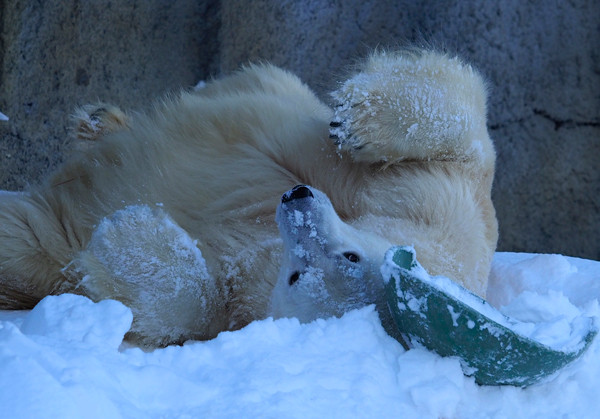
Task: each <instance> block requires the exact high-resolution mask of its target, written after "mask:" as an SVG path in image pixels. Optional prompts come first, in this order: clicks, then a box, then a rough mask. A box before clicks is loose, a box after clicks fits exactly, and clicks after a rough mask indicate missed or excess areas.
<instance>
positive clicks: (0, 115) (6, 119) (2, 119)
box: [0, 112, 8, 121]
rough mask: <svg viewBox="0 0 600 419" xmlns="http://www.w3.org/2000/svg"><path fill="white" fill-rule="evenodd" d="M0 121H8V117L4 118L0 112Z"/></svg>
mask: <svg viewBox="0 0 600 419" xmlns="http://www.w3.org/2000/svg"><path fill="white" fill-rule="evenodd" d="M0 121H8V116H6V115H4V114H3V113H2V112H0Z"/></svg>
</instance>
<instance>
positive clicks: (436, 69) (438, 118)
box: [0, 51, 497, 345]
mask: <svg viewBox="0 0 600 419" xmlns="http://www.w3.org/2000/svg"><path fill="white" fill-rule="evenodd" d="M333 96H334V98H335V99H336V100H337V102H338V103H337V104H338V105H339V106H338V107H336V108H335V109H336V111H335V112H334V111H332V110H330V109H329V108H328V107H327V106H325V105H324V104H322V103H321V102H320V101H319V100H318V99H317V98H316V97H315V95H314V94H313V93H312V92H311V91H310V90H309V89H308V88H307V87H306V86H305V85H303V84H302V83H301V82H300V81H299V80H298V79H297V78H296V77H295V76H293V75H291V74H289V73H287V72H285V71H283V70H280V69H278V68H276V67H273V66H270V65H261V66H250V67H247V68H245V69H243V70H242V71H240V72H238V73H236V74H234V75H232V76H229V77H225V78H223V79H220V80H216V81H212V82H210V83H207V85H206V87H205V88H203V89H201V90H198V91H195V92H189V93H182V94H180V95H177V96H175V97H172V98H168V99H166V100H165V101H163V102H162V103H159V104H157V105H156V107H155V110H154V111H153V112H150V113H149V114H148V115H137V114H136V115H127V116H125V115H124V114H121V113H119V112H120V111H118V110H116V109H115V108H110V107H103V108H102V111H103V112H96V113H95V114H94V118H99V119H100V121H99V122H100V123H103V124H104V125H102V126H103V130H100V131H98V130H89V129H88V130H85V133H84V134H85V135H82V136H80V138H85V140H86V141H87V140H94V141H87V143H89V144H90V145H89V146H88V147H80V148H79V150H78V151H77V154H76V155H74V156H73V157H72V158H71V159H69V160H68V161H67V162H66V163H64V164H63V165H62V166H61V167H60V168H59V169H58V170H57V171H56V172H55V173H54V175H53V176H51V177H50V178H49V179H47V180H46V181H45V182H44V183H43V184H42V185H40V186H38V187H33V188H31V189H30V190H29V191H27V193H23V194H0V308H2V307H3V308H26V307H31V306H32V305H33V304H35V302H37V301H38V300H39V299H41V298H43V297H44V296H45V295H48V294H56V293H62V292H80V293H83V294H86V295H89V296H91V297H93V298H94V299H102V298H116V299H120V300H122V301H126V302H127V303H128V304H129V305H130V306H132V309H133V311H134V318H135V320H134V332H135V333H134V336H133V337H134V338H136V339H138V341H140V342H142V343H146V344H150V345H152V344H166V343H169V342H173V341H179V340H184V339H188V338H211V337H213V336H215V335H216V333H218V331H221V330H230V329H236V328H239V327H242V326H244V325H245V324H247V323H248V322H250V321H252V320H254V319H257V318H262V317H265V316H266V315H267V314H268V307H269V300H270V295H271V292H272V290H273V288H274V286H275V283H276V281H277V277H278V273H279V272H280V271H281V272H282V278H283V279H282V281H285V280H287V277H286V276H285V275H287V274H288V273H289V272H288V271H289V269H291V268H292V267H291V266H287V265H289V264H291V263H293V259H292V258H290V256H289V249H286V250H284V246H283V241H282V240H281V239H280V235H279V232H278V231H277V225H276V223H275V219H274V218H275V210H276V208H277V206H278V204H279V202H280V197H281V195H282V193H283V192H285V191H286V190H288V189H290V188H291V187H292V186H294V185H296V184H306V185H311V186H312V187H314V188H316V189H315V190H318V191H321V192H322V193H323V194H324V195H323V196H324V197H325V198H323V202H325V200H326V201H327V202H326V203H324V204H323V205H322V206H321V208H329V210H327V211H325V213H326V214H329V215H328V216H327V217H325V219H326V221H325V220H324V221H323V222H324V223H325V224H324V225H322V226H319V228H320V229H321V230H320V231H322V232H323V233H322V234H324V235H325V236H326V237H328V240H330V241H331V242H334V241H335V242H339V243H341V244H340V247H343V248H346V247H351V248H353V249H355V250H356V251H363V255H364V258H363V260H364V261H365V262H366V263H368V264H369V266H370V268H369V269H372V268H371V267H374V266H377V265H378V264H379V263H380V262H381V260H382V258H383V250H384V247H385V246H387V245H388V244H407V245H413V246H414V247H415V248H416V250H417V254H418V257H419V260H420V262H421V264H422V265H423V266H424V267H425V268H426V269H428V270H429V271H430V272H431V273H432V274H434V275H435V274H444V275H447V276H449V277H451V278H453V279H455V280H456V281H458V282H460V283H462V284H463V285H465V286H466V287H467V288H470V289H471V290H473V291H475V292H477V293H479V294H480V295H484V294H485V290H486V286H487V275H488V272H489V269H490V263H491V258H492V255H493V252H494V249H495V245H496V239H497V225H496V220H495V213H494V208H493V206H492V203H491V199H490V189H491V183H492V179H493V171H494V161H495V154H494V149H493V145H492V142H491V140H490V138H489V136H488V133H487V129H486V108H485V89H484V85H483V82H482V81H481V78H480V77H479V76H478V75H477V73H475V72H474V71H473V70H472V69H471V67H470V66H468V65H465V64H463V63H461V62H460V61H459V60H458V59H454V58H448V57H446V56H444V55H441V54H437V53H433V52H427V51H425V52H404V53H378V54H374V55H373V56H372V57H371V58H370V59H369V60H367V61H366V62H365V64H364V65H363V67H362V69H361V71H359V72H358V73H357V74H356V75H355V76H353V77H351V78H350V79H349V80H348V81H346V82H345V83H343V84H341V85H340V88H339V89H338V90H337V91H336V92H335V93H334V95H333ZM79 117H80V119H81V120H82V121H83V122H82V124H80V127H86V124H85V121H86V118H85V116H81V115H79ZM332 120H333V121H334V122H335V124H334V125H335V126H334V128H333V129H332V134H333V135H334V136H337V140H336V141H332V140H330V139H329V138H328V137H329V132H328V131H329V123H330V121H332ZM110 121H118V123H109V122H110ZM80 129H83V128H80ZM96 135H97V136H99V137H97V138H96V137H95V136H96ZM329 202H330V204H329ZM157 204H159V205H160V211H158V212H157V211H154V210H153V211H151V214H154V215H153V216H154V217H156V220H155V221H152V220H150V221H149V222H148V223H147V224H146V225H145V226H143V227H140V228H141V231H140V230H139V229H138V230H136V229H131V228H129V227H128V228H124V229H122V230H120V229H119V228H116V229H114V228H113V229H104V230H102V229H97V227H98V226H102V225H103V224H102V223H105V222H109V223H113V226H114V225H118V223H120V222H122V223H125V224H128V223H130V222H133V221H132V220H133V219H135V217H136V215H135V214H136V212H135V211H134V212H133V213H131V214H128V213H118V211H121V210H123V209H124V208H126V207H130V206H134V207H133V208H138V209H139V211H142V212H144V211H146V209H147V208H156V205H157ZM144 208H146V209H144ZM334 210H335V211H334ZM336 213H337V215H336ZM114 214H118V216H115V215H114ZM138 215H139V214H138ZM106 217H108V218H106ZM111 217H112V218H111ZM132 217H133V218H132ZM164 217H168V219H169V220H171V221H172V227H173V230H172V231H170V232H167V233H165V235H161V234H149V233H148V231H144V229H147V228H149V227H148V226H150V225H163V224H161V223H162V221H160V220H164ZM102 220H109V221H102ZM114 223H117V224H114ZM325 226H328V227H327V228H325ZM95 229H97V230H96V232H94V230H95ZM103 231H104V233H103ZM107 231H112V232H113V233H114V234H113V233H111V234H112V235H111V234H108V233H106V232H107ZM136 231H137V232H136ZM119 234H121V235H129V236H133V237H135V239H134V241H135V240H137V242H138V244H139V246H138V247H139V248H140V249H142V250H147V253H146V254H147V256H148V258H152V257H157V259H156V260H157V262H156V263H155V264H154V265H152V264H150V265H152V266H154V268H152V269H154V271H152V272H150V273H149V274H148V275H146V276H144V275H142V276H143V277H144V278H146V279H143V278H142V279H140V280H139V281H133V280H132V279H128V278H132V277H134V276H136V274H135V272H136V271H135V269H134V267H133V265H136V264H138V263H140V262H136V264H133V265H131V269H132V271H128V268H127V267H128V266H130V265H128V264H127V263H124V264H123V266H121V267H116V266H111V265H114V263H115V262H114V260H115V259H114V258H112V259H111V258H108V259H106V258H105V257H104V256H105V253H107V252H108V250H107V251H106V252H105V251H104V250H102V249H109V248H110V249H111V250H110V252H113V253H114V254H117V255H118V254H119V249H122V250H123V252H122V253H123V254H125V253H127V252H126V250H127V249H128V248H129V247H130V246H131V239H127V240H124V237H119ZM178 234H185V235H186V240H189V241H195V243H196V245H197V247H198V248H199V250H200V251H201V256H199V258H196V259H194V261H193V263H194V264H197V266H198V269H197V270H196V271H197V272H198V275H197V278H195V279H194V278H190V277H188V276H185V275H184V277H185V279H184V281H183V282H184V283H190V281H194V280H195V281H198V282H199V283H200V284H199V285H198V287H193V286H191V289H192V290H201V291H200V294H202V295H201V297H203V298H204V297H205V298H208V299H211V301H208V302H206V305H205V307H207V308H206V309H202V308H201V309H199V308H198V307H199V306H194V307H190V305H194V304H193V302H190V301H194V298H195V297H194V295H192V296H191V297H190V296H188V297H190V298H187V297H186V298H181V299H180V298H178V297H177V293H174V294H173V295H174V297H173V298H172V299H167V298H164V299H163V300H164V301H163V302H160V301H159V302H158V303H156V304H153V303H149V302H148V300H145V299H139V298H136V297H135V295H139V292H140V290H144V289H145V290H147V291H148V292H150V294H152V291H153V289H154V288H155V287H156V288H159V289H173V288H169V287H171V285H169V284H173V283H175V282H177V281H175V279H176V278H175V279H173V278H159V282H160V281H162V280H164V281H166V282H164V284H166V285H165V286H166V288H161V287H163V285H160V286H158V285H157V284H156V281H157V280H156V278H157V277H160V273H161V272H163V271H162V270H164V269H165V268H166V267H167V266H168V265H169V264H185V263H188V262H186V260H188V261H189V259H186V257H178V256H174V257H173V260H170V259H168V258H167V259H160V258H159V256H160V255H161V254H162V251H161V250H160V249H163V248H165V246H167V247H169V244H168V243H171V242H172V241H171V242H169V240H171V239H166V237H171V238H173V237H180V236H178ZM129 236H128V237H129ZM284 236H285V234H284ZM163 240H166V241H167V242H168V243H166V244H165V243H161V241H163ZM98 243H104V245H102V246H100V245H98ZM342 244H343V246H342ZM103 246H104V247H103ZM115 249H116V250H115ZM110 252H108V253H110ZM284 252H287V253H286V254H285V255H284V254H283V253H284ZM192 253H193V252H192ZM141 254H144V252H143V251H141ZM198 255H200V253H198V254H197V255H196V256H198ZM138 256H139V255H138ZM282 260H283V261H284V262H283V267H282V266H281V265H282ZM326 260H327V259H326V258H324V259H323V260H319V261H315V264H314V265H311V266H308V267H306V268H305V269H304V271H303V272H305V273H306V275H305V277H306V278H309V271H310V269H308V268H311V269H312V271H310V272H312V273H313V274H312V276H311V277H310V279H311V280H318V277H319V275H320V274H318V272H319V269H320V270H321V271H323V272H325V271H326V270H325V269H324V268H323V267H320V266H321V264H323V263H325V264H326ZM202 265H204V266H205V267H206V269H207V270H206V272H205V273H202V272H201V271H202V269H201V266H202ZM331 266H333V265H331ZM334 268H335V269H337V268H336V267H335V266H334ZM335 269H334V270H335ZM373 269H374V268H373ZM123 272H124V273H123ZM181 272H185V269H182V270H181ZM345 272H346V274H350V276H352V275H351V272H350V271H347V270H346V271H345ZM348 272H350V273H348ZM157 275H158V276H157ZM166 275H167V276H168V275H170V274H166ZM341 275H344V273H343V272H342V273H341ZM192 276H194V275H192ZM136 277H137V276H136ZM83 278H85V280H84V281H82V279H83ZM153 278H154V279H153ZM321 278H324V279H325V280H327V281H334V280H335V281H339V280H340V279H339V278H332V277H328V278H326V277H325V276H321ZM206 281H209V283H208V284H207V283H205V282H206ZM132 282H135V284H134V285H135V286H133V288H128V287H119V286H117V285H116V284H124V283H128V284H130V285H131V283H132ZM86 284H88V285H89V284H95V285H93V286H90V287H87V285H86ZM284 284H285V282H284ZM356 284H357V285H356V287H357V288H361V290H363V291H364V290H366V291H365V292H366V294H361V295H365V297H364V300H365V301H364V303H365V304H368V303H372V302H374V301H371V299H372V298H373V296H372V292H371V291H369V289H370V287H369V286H366V285H364V284H363V283H361V282H360V281H359V282H356ZM316 287H317V288H319V287H321V286H320V285H318V284H317V285H316ZM342 288H343V287H342ZM342 288H339V287H338V288H336V287H333V288H332V287H329V288H328V290H329V291H328V292H330V293H331V292H333V294H336V293H337V294H336V295H338V294H339V295H338V296H337V297H336V301H337V300H339V298H342V299H343V298H346V297H345V295H347V299H348V301H353V302H355V301H358V302H360V303H362V302H363V297H360V296H359V297H357V296H356V295H349V294H351V291H352V288H350V291H348V289H347V288H343V292H342ZM101 290H104V291H101ZM119 290H121V291H119ZM122 290H125V291H122ZM132 290H135V292H134V291H132ZM332 290H334V291H335V292H334V291H332ZM336 290H337V291H336ZM338 291H339V292H338ZM285 292H286V290H285V289H284V288H282V285H281V284H280V285H278V288H277V290H276V292H275V294H274V304H273V308H274V311H275V312H276V314H277V315H288V314H293V315H298V316H300V317H301V318H302V319H303V320H309V319H311V318H315V317H317V316H321V315H327V314H339V312H340V310H345V309H346V308H347V307H350V306H355V305H356V304H358V303H356V304H354V305H352V304H350V305H344V304H342V306H340V307H342V308H340V307H331V306H328V303H325V304H322V305H321V306H322V307H321V308H319V309H318V310H316V311H317V312H315V309H314V307H313V308H310V307H309V305H302V304H301V305H300V306H302V307H308V308H306V309H305V310H304V311H303V310H296V309H294V310H292V311H291V312H290V313H286V310H285V305H282V304H281V301H283V299H282V300H281V301H279V300H278V298H277V295H279V294H281V295H283V294H284V293H285ZM361 292H362V291H361ZM132 293H133V294H134V295H131V294H132ZM136 293H138V294H136ZM204 293H205V294H206V295H204ZM155 294H156V293H155ZM159 294H160V295H162V294H161V293H159ZM167 294H168V292H167ZM192 294H194V292H192ZM340 296H341V297H340ZM192 297H193V298H192ZM157 298H159V297H157ZM159 299H160V298H159ZM167 300H168V301H167ZM278 301H279V302H278ZM150 311H151V312H150ZM190 313H193V315H190ZM198 316H200V317H202V318H203V319H204V320H202V321H199V320H198V319H197V317H198ZM155 319H161V321H163V324H162V325H161V326H158V327H155V326H149V325H155V324H156V323H153V321H154V320H155ZM147 325H148V326H147Z"/></svg>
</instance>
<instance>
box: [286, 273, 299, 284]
mask: <svg viewBox="0 0 600 419" xmlns="http://www.w3.org/2000/svg"><path fill="white" fill-rule="evenodd" d="M299 278H300V272H298V271H296V272H294V273H293V274H291V275H290V279H289V284H290V286H292V285H294V283H295V282H296V281H297V280H298V279H299Z"/></svg>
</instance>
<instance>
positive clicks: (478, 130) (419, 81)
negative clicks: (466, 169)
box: [331, 51, 493, 164]
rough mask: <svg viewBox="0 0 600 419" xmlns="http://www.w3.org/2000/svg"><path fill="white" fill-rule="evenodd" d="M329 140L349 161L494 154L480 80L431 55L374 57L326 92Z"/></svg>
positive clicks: (470, 71) (389, 161)
mask: <svg viewBox="0 0 600 419" xmlns="http://www.w3.org/2000/svg"><path fill="white" fill-rule="evenodd" d="M332 97H333V99H334V100H335V103H337V104H338V106H337V107H336V110H335V117H334V119H333V121H332V123H331V137H332V138H333V139H334V140H335V141H336V143H337V144H338V145H339V147H340V151H345V152H348V153H349V154H350V155H351V156H352V157H353V158H354V160H357V161H366V162H372V163H374V162H383V163H385V164H392V163H394V162H396V161H402V160H425V161H428V160H456V159H460V160H462V159H464V158H466V157H467V158H468V157H469V155H470V154H473V152H474V151H476V152H478V153H480V154H482V153H489V152H491V153H493V151H491V141H490V140H489V136H488V134H487V128H486V91H485V86H484V84H483V81H482V79H481V77H480V76H479V75H478V74H477V73H476V72H475V71H474V70H473V69H472V68H471V67H470V66H468V65H466V64H463V63H462V62H461V61H460V60H458V59H457V58H450V57H448V56H446V55H444V54H439V53H435V52H430V51H409V52H406V51H405V52H399V53H386V52H381V53H376V54H374V55H372V56H371V57H370V58H369V59H368V60H367V61H366V62H365V63H364V64H363V66H362V68H361V71H360V72H359V73H357V74H355V75H354V76H353V77H351V78H350V79H348V80H347V81H345V82H344V83H343V84H342V85H341V86H340V87H339V89H338V90H336V91H334V92H333V93H332Z"/></svg>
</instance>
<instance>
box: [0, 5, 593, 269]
mask: <svg viewBox="0 0 600 419" xmlns="http://www.w3.org/2000/svg"><path fill="white" fill-rule="evenodd" d="M0 13H1V15H0V34H1V37H0V60H1V61H0V111H1V112H2V113H4V114H6V115H7V116H8V117H9V118H10V120H9V121H4V122H2V121H0V188H3V189H10V190H19V189H22V188H25V187H27V185H28V184H31V183H35V182H37V181H38V180H39V179H40V177H42V176H43V175H44V174H46V173H47V172H48V171H49V170H51V169H52V168H53V167H54V166H56V164H58V163H59V162H60V161H61V159H62V158H63V156H64V153H65V151H66V148H67V147H66V146H65V144H66V139H67V128H66V127H67V126H68V123H69V115H70V114H71V113H72V111H73V109H74V108H75V107H76V106H77V105H81V104H85V103H89V102H96V101H98V100H104V101H108V102H111V103H114V104H116V105H119V106H121V107H123V108H127V109H131V108H136V109H143V108H144V107H147V106H148V104H149V103H150V102H151V100H152V99H153V98H155V97H156V96H160V95H162V94H164V93H166V92H169V91H173V90H177V89H179V88H181V87H189V86H193V85H194V84H196V82H197V81H199V80H205V79H207V78H210V77H211V76H218V75H220V74H225V73H229V72H231V71H233V70H235V69H237V68H238V67H239V66H240V65H241V64H244V63H246V62H248V61H253V60H268V61H271V62H273V63H274V64H277V65H279V66H282V67H284V68H287V69H289V70H291V71H293V72H295V73H296V74H298V75H299V76H300V77H301V78H302V79H303V80H304V81H305V82H307V83H308V84H309V85H310V86H311V87H312V88H313V89H314V90H316V91H317V92H318V93H319V94H320V95H321V97H322V98H323V99H324V100H328V97H327V93H326V92H327V91H329V90H331V89H332V88H334V87H335V81H336V80H341V78H342V77H343V75H344V74H345V72H346V70H347V69H348V67H349V66H350V65H351V64H352V63H353V62H355V61H356V60H357V59H359V58H360V57H361V56H363V55H364V54H365V53H367V52H368V51H369V50H370V49H372V48H374V47H377V46H383V47H395V46H402V45H410V44H415V43H416V44H419V45H425V44H427V45H433V46H435V47H438V48H444V49H446V50H448V51H450V52H453V53H457V54H459V55H460V56H462V57H464V58H465V59H466V60H468V61H470V62H471V63H473V64H474V66H475V67H477V68H478V69H479V70H480V71H481V72H482V73H483V74H484V76H485V77H486V78H487V80H488V81H489V90H490V100H489V128H490V133H491V135H492V137H493V139H494V140H495V142H496V148H497V152H498V166H497V175H496V182H495V185H494V192H493V197H494V201H495V205H496V209H497V212H498V218H499V221H500V242H499V250H504V251H528V252H544V253H554V252H556V253H562V254H566V255H573V256H580V257H586V258H591V259H596V260H600V164H599V163H600V48H599V46H600V23H599V22H600V5H599V3H598V2H597V1H595V0H569V1H566V0H545V1H542V0H540V1H524V0H504V1H502V2H484V1H478V0H454V1H453V0H438V1H432V0H429V1H428V0H424V1H412V0H396V1H392V0H390V1H381V0H379V1H377V0H329V1H328V0H305V1H290V0H247V1H234V0H221V1H218V0H205V1H198V0H178V1H170V0H130V1H114V0H93V1H85V0H23V1H14V0H12V1H11V0H8V1H7V0H0Z"/></svg>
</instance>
